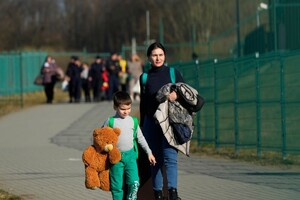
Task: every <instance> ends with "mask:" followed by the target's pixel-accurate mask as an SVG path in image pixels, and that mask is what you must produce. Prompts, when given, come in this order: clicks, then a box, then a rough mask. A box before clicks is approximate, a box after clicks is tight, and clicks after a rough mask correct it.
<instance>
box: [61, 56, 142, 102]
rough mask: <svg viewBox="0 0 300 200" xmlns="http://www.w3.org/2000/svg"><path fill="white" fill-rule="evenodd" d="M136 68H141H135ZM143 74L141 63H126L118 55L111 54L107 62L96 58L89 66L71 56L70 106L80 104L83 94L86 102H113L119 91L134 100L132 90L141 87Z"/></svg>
mask: <svg viewBox="0 0 300 200" xmlns="http://www.w3.org/2000/svg"><path fill="white" fill-rule="evenodd" d="M134 56H135V57H134V58H138V57H137V56H136V55H134ZM136 64H137V65H138V67H135V66H136ZM142 71H143V66H142V63H141V62H140V61H139V60H137V59H135V60H131V61H126V60H124V59H123V58H122V56H121V55H120V54H117V53H112V54H111V56H110V58H109V59H107V60H105V59H103V58H101V57H100V56H96V58H95V61H94V62H93V63H92V64H91V65H90V66H89V65H88V63H81V62H80V60H79V58H78V57H77V56H72V57H71V61H70V63H69V64H68V67H67V70H66V78H65V79H66V81H67V82H68V91H69V97H70V100H69V102H70V103H72V102H80V101H81V93H82V90H83V94H84V98H85V102H91V101H94V102H99V101H101V100H112V98H113V94H114V93H115V92H116V91H119V90H121V91H125V92H128V93H131V95H132V96H134V91H133V87H134V85H135V84H137V83H138V77H139V75H140V74H141V73H142ZM91 90H92V98H91V95H90V91H91Z"/></svg>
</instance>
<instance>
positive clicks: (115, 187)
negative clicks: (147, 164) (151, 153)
mask: <svg viewBox="0 0 300 200" xmlns="http://www.w3.org/2000/svg"><path fill="white" fill-rule="evenodd" d="M121 155H122V158H121V161H120V162H118V163H116V164H114V165H112V167H111V168H110V186H111V193H112V196H113V199H114V200H122V199H123V178H124V175H125V181H126V184H127V186H128V194H127V198H126V199H128V200H129V199H130V200H131V199H132V200H135V199H137V192H138V189H139V186H140V183H139V175H138V168H137V162H136V153H135V151H134V149H131V150H129V151H125V152H121Z"/></svg>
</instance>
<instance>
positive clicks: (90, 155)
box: [82, 146, 96, 166]
mask: <svg viewBox="0 0 300 200" xmlns="http://www.w3.org/2000/svg"><path fill="white" fill-rule="evenodd" d="M95 156H96V150H95V148H94V147H93V146H89V147H88V148H86V149H85V150H84V152H83V154H82V161H83V163H84V164H85V165H86V166H90V165H91V163H93V162H94V157H95Z"/></svg>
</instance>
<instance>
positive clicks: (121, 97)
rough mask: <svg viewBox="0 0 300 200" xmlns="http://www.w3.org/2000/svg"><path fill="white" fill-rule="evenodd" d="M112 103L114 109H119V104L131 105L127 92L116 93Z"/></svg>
mask: <svg viewBox="0 0 300 200" xmlns="http://www.w3.org/2000/svg"><path fill="white" fill-rule="evenodd" d="M113 101H114V107H119V106H120V105H121V104H122V105H130V104H132V100H131V98H130V95H129V94H128V93H127V92H123V91H118V92H116V93H115V94H114V97H113Z"/></svg>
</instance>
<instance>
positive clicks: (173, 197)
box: [168, 188, 181, 200]
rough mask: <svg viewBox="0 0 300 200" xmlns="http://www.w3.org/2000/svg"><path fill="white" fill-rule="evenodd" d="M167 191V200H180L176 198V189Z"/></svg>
mask: <svg viewBox="0 0 300 200" xmlns="http://www.w3.org/2000/svg"><path fill="white" fill-rule="evenodd" d="M168 191H169V200H181V198H180V197H178V194H177V189H176V188H170V189H169V190H168Z"/></svg>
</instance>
